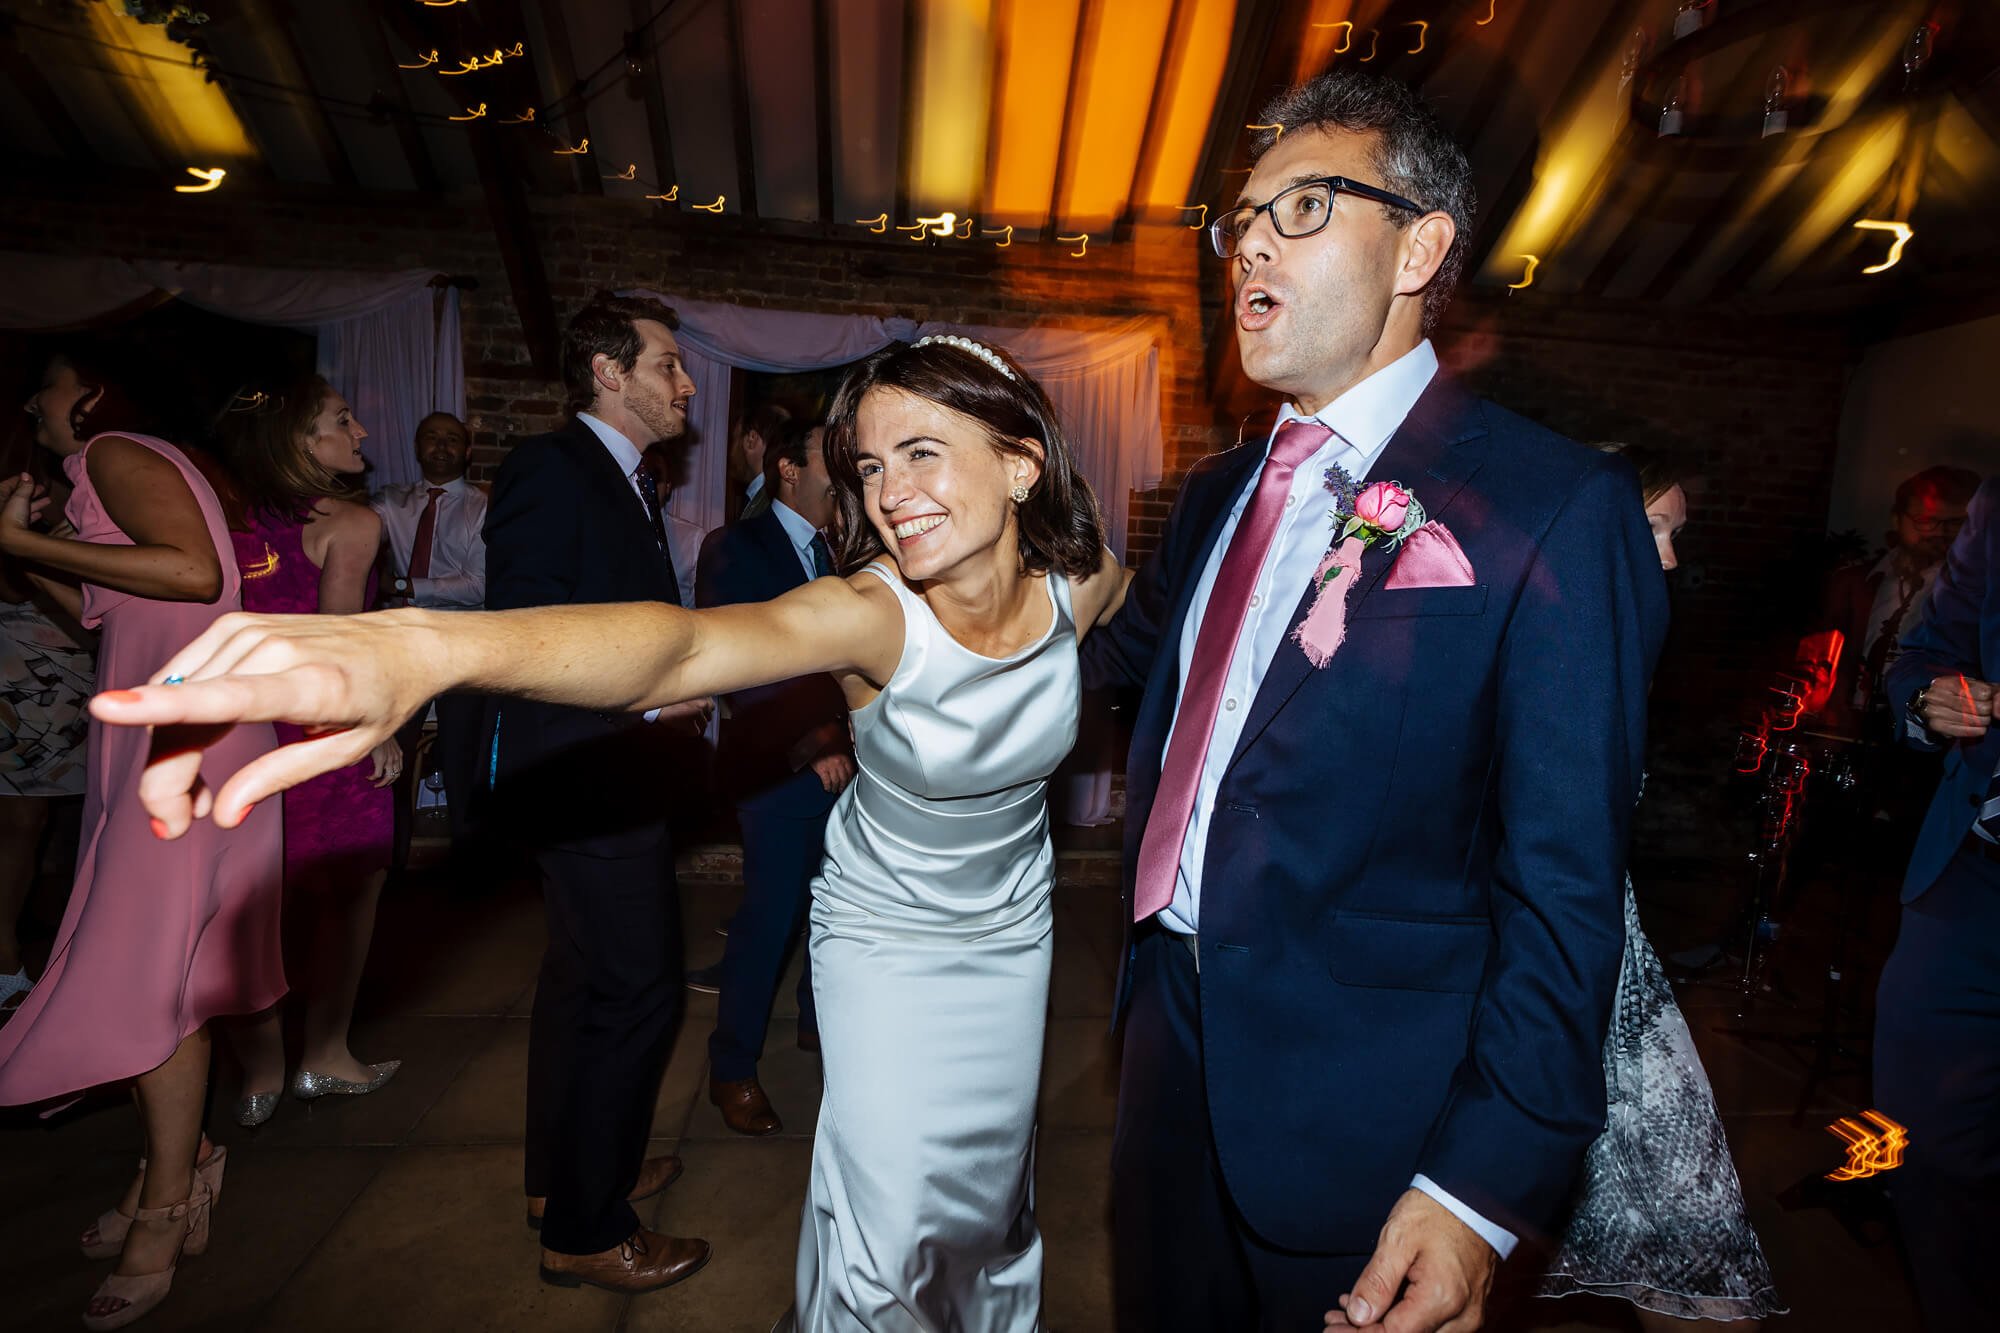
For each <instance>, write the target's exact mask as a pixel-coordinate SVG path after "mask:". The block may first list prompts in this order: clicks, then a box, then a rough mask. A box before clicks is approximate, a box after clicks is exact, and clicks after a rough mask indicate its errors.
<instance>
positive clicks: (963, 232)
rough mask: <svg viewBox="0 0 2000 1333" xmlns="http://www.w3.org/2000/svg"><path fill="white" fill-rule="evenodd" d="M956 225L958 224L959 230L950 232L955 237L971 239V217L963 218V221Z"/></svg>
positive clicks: (965, 239) (964, 239) (962, 239)
mask: <svg viewBox="0 0 2000 1333" xmlns="http://www.w3.org/2000/svg"><path fill="white" fill-rule="evenodd" d="M958 225H959V230H958V231H956V232H954V233H952V234H953V235H954V236H956V237H957V238H958V239H959V240H961V241H969V240H971V239H972V219H971V218H967V219H965V220H964V221H963V222H961V223H959V224H958Z"/></svg>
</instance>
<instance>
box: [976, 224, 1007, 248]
mask: <svg viewBox="0 0 2000 1333" xmlns="http://www.w3.org/2000/svg"><path fill="white" fill-rule="evenodd" d="M979 234H980V235H981V236H1005V237H1006V238H1007V239H1005V240H1003V241H1001V242H1000V243H999V244H997V245H995V246H994V247H993V248H994V249H995V250H1005V249H1006V248H1007V247H1008V246H1010V245H1012V244H1013V243H1014V227H1013V224H1012V223H1009V224H1008V225H1007V226H1005V227H997V228H986V227H981V228H980V229H979Z"/></svg>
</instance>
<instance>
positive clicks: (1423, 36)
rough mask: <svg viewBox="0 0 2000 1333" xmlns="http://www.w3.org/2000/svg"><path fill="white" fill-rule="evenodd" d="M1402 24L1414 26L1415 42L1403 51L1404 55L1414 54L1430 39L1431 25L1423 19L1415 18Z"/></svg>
mask: <svg viewBox="0 0 2000 1333" xmlns="http://www.w3.org/2000/svg"><path fill="white" fill-rule="evenodd" d="M1403 26H1404V27H1406V28H1415V29H1416V30H1417V44H1416V45H1415V46H1413V47H1411V48H1410V49H1409V50H1408V51H1406V52H1405V53H1404V54H1405V55H1416V54H1417V53H1418V52H1419V51H1422V50H1423V49H1424V47H1425V45H1426V44H1427V43H1428V42H1429V41H1430V39H1431V25H1430V24H1429V23H1427V22H1425V21H1424V20H1423V19H1415V20H1413V21H1411V22H1409V23H1405V24H1404V25H1403Z"/></svg>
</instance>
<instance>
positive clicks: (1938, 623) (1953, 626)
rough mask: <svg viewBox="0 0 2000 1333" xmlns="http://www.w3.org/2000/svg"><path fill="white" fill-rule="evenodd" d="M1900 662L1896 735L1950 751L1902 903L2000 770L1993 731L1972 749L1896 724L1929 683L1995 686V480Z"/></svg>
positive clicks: (1969, 515) (1980, 497) (1998, 520)
mask: <svg viewBox="0 0 2000 1333" xmlns="http://www.w3.org/2000/svg"><path fill="white" fill-rule="evenodd" d="M1902 648H1903V651H1902V655H1901V656H1899V657H1898V658H1897V659H1896V660H1895V661H1894V662H1892V663H1890V665H1889V672H1888V689H1889V705H1890V707H1892V708H1893V709H1895V710H1896V717H1897V719H1898V721H1897V730H1898V731H1899V732H1901V733H1902V734H1903V737H1904V739H1905V740H1906V741H1908V742H1909V743H1910V744H1912V745H1914V746H1915V747H1916V748H1918V749H1921V750H1938V749H1943V748H1945V745H1946V744H1949V746H1950V750H1949V753H1947V754H1946V755H1945V760H1944V778H1943V780H1942V781H1941V782H1939V783H1938V790H1937V795H1936V796H1935V797H1934V798H1932V800H1931V808H1930V813H1929V814H1928V815H1926V816H1925V817H1924V826H1923V829H1922V831H1920V832H1919V833H1918V834H1917V845H1916V849H1915V850H1914V851H1913V852H1912V853H1911V855H1910V869H1909V873H1908V874H1907V875H1905V876H1904V878H1903V901H1904V902H1909V901H1911V900H1912V899H1915V898H1918V897H1920V896H1922V894H1923V893H1924V891H1925V890H1927V889H1929V888H1930V886H1931V885H1933V884H1935V883H1936V882H1937V878H1938V876H1939V875H1941V874H1943V873H1944V868H1945V865H1946V863H1947V862H1949V861H1950V860H1951V858H1952V854H1953V853H1954V852H1956V851H1957V850H1958V845H1959V844H1960V843H1962V842H1964V841H1965V835H1966V834H1968V833H1970V832H1971V831H1972V820H1973V817H1974V816H1975V815H1976V814H1977V812H1978V808H1979V804H1980V802H1981V800H1982V799H1983V798H1984V796H1985V795H1986V789H1987V785H1988V784H1989V783H1991V782H1992V780H1993V770H1994V768H1995V766H1996V765H2000V726H1994V727H1989V728H1987V731H1986V735H1985V736H1984V737H1983V738H1981V739H1980V740H1977V741H1950V742H1947V741H1944V740H1943V739H1942V738H1932V737H1929V736H1924V737H1916V736H1912V735H1910V734H1909V729H1908V728H1907V727H1905V726H1903V724H1902V721H1901V719H1903V718H1904V717H1905V716H1907V714H1906V712H1905V710H1906V709H1907V707H1908V705H1909V703H1910V700H1911V699H1912V698H1914V697H1915V696H1916V693H1917V691H1918V690H1920V689H1922V688H1923V687H1924V686H1926V685H1928V684H1930V682H1931V680H1932V678H1933V677H1936V676H1955V675H1959V674H1961V673H1962V674H1964V675H1967V676H1970V677H1972V678H1973V679H1974V680H1984V681H1995V680H2000V477H1989V478H1988V479H1987V481H1986V484H1985V485H1984V486H1981V487H1980V488H1979V493H1978V494H1977V495H1975V496H1973V497H1972V504H1971V505H1970V506H1969V507H1968V508H1967V510H1966V514H1965V526H1964V527H1963V528H1961V529H1959V533H1958V537H1957V539H1956V540H1955V541H1953V542H1952V544H1951V551H1950V553H1949V554H1947V555H1946V556H1945V561H1944V568H1943V569H1941V570H1939V571H1938V577H1937V583H1936V584H1935V585H1934V586H1933V587H1932V588H1931V595H1930V598H1929V600H1928V601H1926V602H1925V603H1924V613H1923V616H1922V618H1921V619H1919V620H1918V621H1917V623H1916V624H1915V625H1914V626H1912V627H1911V628H1910V629H1909V630H1908V631H1906V632H1905V633H1904V635H1903V643H1902Z"/></svg>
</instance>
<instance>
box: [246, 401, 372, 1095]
mask: <svg viewBox="0 0 2000 1333" xmlns="http://www.w3.org/2000/svg"><path fill="white" fill-rule="evenodd" d="M220 433H221V436H222V441H223V446H224V449H225V451H226V453H227V455H228V459H229V464H230V468H231V471H232V473H233V474H234V478H235V486H236V495H235V496H233V497H232V508H233V509H237V508H240V510H241V513H240V515H238V516H237V518H238V521H237V522H236V523H234V524H233V525H232V529H233V530H232V531H231V533H230V537H231V539H232V540H233V541H234V543H235V549H236V560H237V563H238V564H239V565H240V566H241V567H242V569H243V609H244V610H246V611H281V612H303V613H308V614H310V613H313V612H322V613H325V614H327V615H352V614H354V613H355V612H358V611H365V610H367V609H368V607H369V605H370V604H371V603H372V602H373V601H374V599H375V552H376V548H377V547H378V546H379V545H380V544H381V540H382V520H381V519H379V518H377V517H376V516H375V512H374V511H373V510H372V509H370V508H368V506H367V505H366V504H365V503H361V502H360V499H361V498H362V496H363V493H362V491H361V488H360V486H359V481H360V478H361V474H362V472H363V470H364V469H365V468H366V467H367V466H368V464H367V460H366V459H364V458H363V457H362V456H361V441H362V440H363V439H364V438H366V436H367V434H368V432H367V431H366V430H364V429H362V427H361V423H360V422H358V421H356V420H355V419H354V411H353V409H352V408H350V407H349V406H348V405H347V403H346V401H345V400H344V399H343V398H341V396H340V395H339V394H337V393H335V392H334V391H333V389H332V387H331V386H329V385H328V384H327V382H326V381H325V380H323V379H321V378H320V377H319V376H317V375H313V376H309V377H307V378H305V379H302V380H300V381H298V382H297V383H294V384H292V385H289V386H287V387H285V388H284V389H283V390H282V391H280V392H268V391H251V392H246V393H244V394H242V395H239V396H238V398H237V399H236V401H235V402H233V403H232V404H231V405H230V408H229V410H228V411H226V412H225V413H224V414H223V417H222V420H221V423H220ZM300 736H301V733H300V732H299V731H298V730H297V729H296V728H292V727H286V726H283V725H281V726H279V727H278V739H279V740H280V741H285V742H289V741H295V740H298V739H300ZM402 765H403V756H402V752H401V751H400V750H399V749H398V748H397V746H396V743H395V742H394V741H389V742H386V743H385V744H383V745H381V746H379V747H377V749H376V750H375V751H374V753H373V754H371V755H370V756H369V758H368V759H367V760H364V761H363V762H361V763H359V764H356V765H354V766H353V767H352V768H345V769H340V770H337V771H335V772H332V773H328V774H326V775H324V776H322V777H318V778H315V779H313V780H312V781H311V782H308V783H304V784H301V785H300V786H299V787H297V788H295V789H294V790H293V791H291V792H289V793H287V794H286V797H285V933H286V937H287V939H288V940H289V941H290V943H291V946H292V947H291V957H292V983H293V992H292V993H293V996H294V999H295V1002H297V1003H299V1004H300V1005H301V1006H302V1007H303V1013H302V1015H301V1020H302V1021H301V1024H300V1027H301V1033H302V1036H301V1043H300V1047H299V1063H298V1066H297V1069H296V1071H295V1072H294V1073H293V1075H292V1080H291V1089H292V1095H293V1096H294V1097H297V1098H299V1099H300V1100H301V1101H310V1100H312V1099H313V1098H315V1097H322V1096H325V1095H327V1094H329V1093H346V1094H358V1093H367V1092H373V1091H375V1089H377V1088H379V1087H381V1086H382V1085H383V1084H384V1083H387V1082H388V1081H389V1079H390V1078H391V1077H393V1076H394V1074H395V1072H396V1070H397V1069H398V1068H399V1067H400V1066H401V1063H402V1062H401V1061H398V1060H385V1061H381V1062H379V1063H376V1064H363V1063H362V1062H361V1061H359V1060H357V1059H356V1058H355V1057H354V1053H353V1052H352V1051H351V1050H349V1049H348V1044H347V1042H348V1028H349V1027H350V1025H351V1024H352V1022H353V1018H354V997H355V995H356V993H357V992H358V991H359V990H360V987H361V972H362V968H363V967H364V966H365V965H366V963H367V961H368V943H369V940H370V938H371V937H372V936H373V935H374V933H375V904H376V902H377V900H378V899H379V898H380V897H381V894H382V882H383V880H384V879H386V878H387V877H388V873H389V860H390V849H391V847H392V845H393V838H394V818H395V815H394V810H393V807H392V806H391V804H390V803H391V801H392V800H393V799H394V796H393V794H392V793H391V791H390V784H392V783H393V782H395V780H396V777H397V775H398V774H399V773H401V772H402ZM229 1032H230V1035H231V1038H232V1045H233V1046H234V1047H235V1050H236V1054H237V1057H238V1058H239V1059H240V1060H241V1061H242V1062H243V1071H244V1077H243V1094H244V1095H243V1100H242V1101H241V1102H239V1103H238V1104H237V1108H236V1119H237V1122H238V1123H239V1124H242V1125H247V1126H256V1125H261V1124H262V1123H264V1121H266V1120H268V1119H270V1118H271V1114H272V1112H273V1111H275V1110H276V1109H277V1105H278V1093H279V1092H280V1090H282V1089H283V1088H284V1086H285V1047H284V1035H283V1029H282V1025H281V1024H280V1022H279V1019H278V1014H277V1012H276V1011H275V1010H273V1011H272V1012H269V1013H266V1014H263V1015H260V1016H259V1017H258V1018H257V1019H255V1020H253V1021H250V1022H247V1023H237V1024H232V1025H231V1026H230V1028H229Z"/></svg>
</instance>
